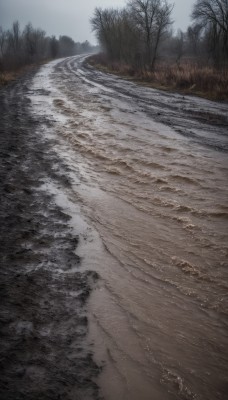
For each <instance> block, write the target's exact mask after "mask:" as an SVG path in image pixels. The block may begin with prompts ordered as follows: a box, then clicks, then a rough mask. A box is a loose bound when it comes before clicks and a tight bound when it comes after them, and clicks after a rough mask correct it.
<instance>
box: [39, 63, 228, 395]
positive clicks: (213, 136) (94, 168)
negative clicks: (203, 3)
mask: <svg viewBox="0 0 228 400" xmlns="http://www.w3.org/2000/svg"><path fill="white" fill-rule="evenodd" d="M83 60H84V57H76V58H69V59H66V60H63V61H61V62H54V63H52V64H50V65H49V66H48V67H46V69H45V67H44V68H43V69H42V70H41V72H40V73H39V75H37V77H36V78H35V81H34V84H33V93H34V95H33V102H34V106H35V108H36V112H37V113H43V112H45V113H46V114H47V115H49V116H50V119H51V120H52V122H53V121H54V123H53V127H52V135H53V137H54V138H55V140H58V142H57V143H56V144H55V148H56V151H58V152H59V156H60V157H61V158H63V159H64V161H65V162H67V164H68V166H69V176H71V178H72V188H71V190H68V192H67V193H66V194H65V196H66V198H67V200H66V198H65V197H64V198H60V199H59V202H60V203H61V204H62V206H63V207H65V209H66V210H68V212H69V213H70V214H71V215H72V216H74V218H73V220H72V221H73V222H71V223H72V224H75V226H76V225H78V226H79V228H78V229H79V233H80V235H81V236H80V237H81V250H80V251H81V255H82V256H83V257H84V261H83V265H84V268H90V269H91V268H93V269H94V270H96V271H98V273H99V274H100V276H101V279H100V282H99V285H98V287H97V289H96V290H95V291H94V293H93V294H92V296H91V300H90V337H91V341H93V342H94V343H95V346H94V347H95V350H96V359H97V360H98V362H100V363H103V364H104V368H103V372H102V373H101V376H100V378H99V384H100V386H101V393H102V394H103V396H104V398H105V399H107V400H117V399H124V400H147V399H148V400H149V399H154V400H160V399H161V400H164V399H167V400H168V399H202V400H205V399H225V398H226V393H227V392H228V375H227V372H228V357H227V355H228V351H227V345H228V340H227V314H228V301H227V289H228V282H227V276H228V272H227V255H228V245H227V243H228V240H227V239H228V231H227V222H228V205H227V192H228V189H227V176H228V162H227V151H228V135H227V127H228V118H227V115H228V106H227V105H225V104H219V103H212V102H209V101H205V100H201V99H197V98H194V97H192V98H190V97H183V96H181V95H174V94H168V93H167V94H165V93H161V92H158V91H155V90H152V89H146V88H142V87H140V86H137V85H135V84H133V83H130V82H126V81H123V80H121V79H119V78H115V77H114V76H112V75H105V74H103V73H101V72H96V71H94V70H93V69H91V68H88V67H85V66H83V64H82V62H83ZM37 88H42V89H43V92H42V91H41V92H40V93H39V94H38V93H37V91H38V89H37ZM49 134H50V132H49ZM58 190H61V188H58ZM76 205H77V206H78V205H79V206H80V211H77V210H76V209H75V208H74V207H76ZM76 214H77V216H76ZM75 229H76V228H75ZM93 350H94V348H93Z"/></svg>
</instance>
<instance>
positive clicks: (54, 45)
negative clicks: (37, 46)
mask: <svg viewBox="0 0 228 400" xmlns="http://www.w3.org/2000/svg"><path fill="white" fill-rule="evenodd" d="M49 46H50V55H51V57H52V58H56V57H57V56H58V54H59V41H58V40H57V39H56V37H55V36H52V37H51V38H50V41H49Z"/></svg>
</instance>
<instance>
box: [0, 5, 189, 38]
mask: <svg viewBox="0 0 228 400" xmlns="http://www.w3.org/2000/svg"><path fill="white" fill-rule="evenodd" d="M170 2H171V3H175V8H174V11H173V20H174V21H175V23H174V28H175V29H178V28H180V29H182V30H185V29H186V27H187V26H188V24H189V23H190V18H189V15H190V13H191V9H192V5H193V4H194V2H195V1H194V0H173V1H172V0H170ZM126 3H127V1H126V0H0V25H1V26H2V27H3V29H7V28H9V27H10V26H11V25H12V22H13V21H15V20H18V21H19V22H20V24H21V26H24V25H25V24H27V23H28V22H31V23H32V24H33V26H34V27H39V28H42V29H44V30H45V31H46V32H47V34H48V35H56V36H59V35H68V36H71V37H72V38H73V39H74V40H75V41H80V42H83V41H85V40H89V41H90V42H91V43H95V42H96V41H95V38H94V35H93V33H92V32H91V27H90V23H89V19H90V17H91V16H92V14H93V10H94V8H95V7H122V6H124V5H125V4H126Z"/></svg>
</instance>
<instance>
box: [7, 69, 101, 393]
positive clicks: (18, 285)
mask: <svg viewBox="0 0 228 400" xmlns="http://www.w3.org/2000/svg"><path fill="white" fill-rule="evenodd" d="M32 75H33V73H30V75H27V76H26V77H24V78H21V79H20V80H18V81H17V83H13V84H11V85H9V86H8V87H6V88H4V89H1V90H0V109H1V118H0V177H1V178H0V179H1V185H0V196H1V208H0V238H1V239H0V240H1V248H0V253H1V262H0V265H1V267H0V269H1V271H0V274H1V279H0V296H1V304H0V329H1V333H0V335H1V348H0V370H1V373H0V398H1V399H2V400H6V399H7V400H8V399H9V400H10V399H14V400H15V399H18V400H19V399H27V400H33V399H34V400H35V399H36V400H37V399H40V400H41V399H42V400H44V399H64V400H65V399H66V400H67V399H98V398H99V395H98V387H97V385H96V384H95V383H94V378H95V377H96V376H97V375H98V373H99V368H98V366H97V365H96V364H95V362H94V361H93V355H92V349H91V347H90V346H89V345H86V335H87V330H88V321H87V316H86V302H87V299H88V297H89V294H90V291H91V289H92V287H93V286H94V285H95V282H96V281H97V279H98V275H97V273H95V272H90V271H87V272H81V271H80V258H79V257H78V256H77V243H78V238H77V237H76V236H75V235H74V234H73V232H72V231H71V230H70V228H69V225H68V222H69V219H70V217H69V216H68V215H66V214H64V213H63V212H62V210H61V209H60V208H59V207H58V206H57V205H56V204H55V201H54V198H53V196H52V195H51V194H48V193H47V192H46V191H45V190H43V188H42V185H43V184H44V182H45V181H46V180H47V179H48V180H51V181H54V182H55V184H56V185H58V184H61V186H62V187H65V188H66V189H67V187H68V186H69V180H68V178H67V177H66V175H67V174H66V168H65V166H64V165H63V164H62V163H61V161H60V160H59V159H58V158H57V155H56V154H55V152H54V151H53V150H52V148H53V143H52V142H51V141H48V140H47V139H45V138H44V137H42V135H41V132H40V131H39V129H38V127H39V125H40V122H41V118H42V116H40V117H39V116H38V117H37V118H35V117H34V116H32V115H31V114H30V108H31V104H30V101H29V99H28V97H27V96H26V94H27V93H28V87H27V83H28V82H29V81H30V80H31V79H32ZM46 123H47V124H50V122H48V121H45V120H44V119H43V120H42V124H43V125H45V124H46Z"/></svg>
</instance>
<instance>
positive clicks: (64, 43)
mask: <svg viewBox="0 0 228 400" xmlns="http://www.w3.org/2000/svg"><path fill="white" fill-rule="evenodd" d="M75 53H76V48H75V42H74V40H73V39H72V38H71V37H69V36H60V37H59V54H60V55H61V57H67V56H72V55H74V54H75Z"/></svg>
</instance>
